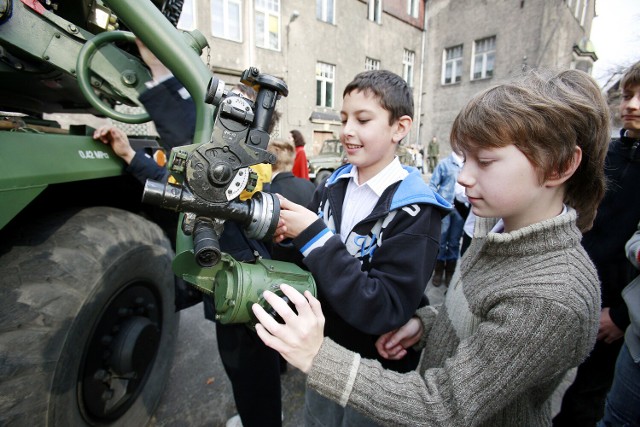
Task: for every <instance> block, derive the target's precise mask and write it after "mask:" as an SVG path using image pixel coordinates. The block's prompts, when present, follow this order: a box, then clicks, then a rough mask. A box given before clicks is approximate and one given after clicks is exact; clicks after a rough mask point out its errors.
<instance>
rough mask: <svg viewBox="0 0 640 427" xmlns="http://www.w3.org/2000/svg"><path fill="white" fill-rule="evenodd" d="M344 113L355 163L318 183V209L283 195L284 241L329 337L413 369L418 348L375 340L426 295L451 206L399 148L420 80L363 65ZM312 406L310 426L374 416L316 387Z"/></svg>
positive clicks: (347, 147)
mask: <svg viewBox="0 0 640 427" xmlns="http://www.w3.org/2000/svg"><path fill="white" fill-rule="evenodd" d="M340 115H341V117H342V130H341V135H340V139H341V142H342V145H343V146H344V151H345V153H346V155H347V158H348V160H349V163H348V164H347V165H345V166H343V167H341V168H339V169H338V170H336V171H335V172H334V173H333V175H332V176H331V177H329V179H328V180H327V181H326V183H325V184H324V185H323V186H322V187H320V188H318V189H317V190H316V192H315V194H314V198H313V200H312V201H311V203H310V204H309V205H308V207H309V209H306V208H304V207H302V206H300V205H296V204H294V203H292V202H290V201H289V200H286V199H284V198H281V213H280V223H279V228H278V230H277V231H276V237H275V242H276V243H278V242H282V241H283V240H284V239H285V238H290V239H292V244H293V246H294V247H295V248H296V249H297V250H298V251H299V252H300V253H301V254H302V256H303V257H304V259H303V263H304V265H305V266H306V267H307V268H308V269H309V270H310V271H311V272H312V273H313V276H314V278H315V280H316V283H317V286H318V294H319V297H320V300H321V301H322V302H323V307H324V309H325V315H326V319H327V321H326V329H325V334H326V335H327V336H329V337H331V338H332V339H333V340H335V341H336V342H337V343H340V344H341V345H343V346H345V347H347V348H348V349H350V350H352V351H356V352H358V353H359V354H360V355H361V356H362V357H366V358H373V359H375V358H378V360H380V361H381V363H382V364H383V365H384V366H385V367H386V368H389V369H393V370H396V371H399V372H406V371H409V370H411V369H413V368H415V366H416V363H417V354H412V355H410V356H409V357H407V358H405V359H403V360H400V361H390V360H384V359H382V358H380V357H378V353H377V351H376V348H375V342H376V339H377V338H378V337H379V336H380V335H382V334H384V333H385V332H388V331H390V330H392V329H395V328H397V327H399V326H401V325H403V324H404V323H405V322H406V321H407V320H408V319H409V318H411V316H412V315H413V313H414V311H415V310H416V309H417V308H418V306H419V305H420V303H421V301H422V299H423V298H424V291H425V288H426V285H427V282H428V280H429V277H430V276H431V272H432V270H433V266H434V263H435V259H436V255H437V253H438V241H439V236H440V224H441V220H442V216H443V215H444V214H446V213H447V212H448V211H449V210H450V208H451V206H450V205H449V203H447V202H446V201H445V200H444V199H442V198H441V197H440V196H439V195H438V194H436V193H434V192H433V191H432V190H431V189H430V188H429V186H428V185H427V184H426V183H425V182H424V180H423V178H422V175H421V174H420V172H419V171H417V170H416V169H414V168H410V167H403V166H401V164H400V161H399V160H398V158H397V157H396V155H395V152H396V147H397V146H398V144H399V143H400V141H402V139H403V138H404V137H405V136H407V135H408V133H409V131H410V129H411V124H412V120H413V119H412V117H413V99H412V94H411V89H410V88H409V87H408V86H407V83H406V82H405V81H404V80H403V79H402V78H401V77H399V76H397V75H396V74H393V73H391V72H388V71H366V72H363V73H360V74H358V75H357V76H356V77H355V79H354V80H353V81H352V82H351V83H349V84H348V85H347V87H346V88H345V90H344V93H343V108H342V111H341V113H340ZM305 406H306V408H305V418H306V424H307V425H372V421H371V420H368V419H367V418H365V417H364V416H362V415H360V414H358V413H357V412H355V411H353V410H352V409H350V408H343V407H341V406H340V405H338V404H336V403H333V402H331V401H329V400H328V399H325V398H324V397H322V396H320V395H319V394H317V393H315V392H313V391H311V390H310V389H307V392H306V397H305Z"/></svg>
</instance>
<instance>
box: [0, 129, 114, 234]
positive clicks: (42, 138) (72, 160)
mask: <svg viewBox="0 0 640 427" xmlns="http://www.w3.org/2000/svg"><path fill="white" fill-rule="evenodd" d="M0 164H1V165H2V166H1V168H2V172H1V173H0V228H2V227H4V226H5V225H6V224H7V223H8V222H9V221H11V219H12V218H13V217H14V216H15V215H17V214H18V213H19V212H20V211H21V210H22V209H23V208H25V207H26V206H27V205H28V204H29V203H31V201H32V200H33V199H35V198H36V197H37V196H38V194H40V193H41V192H42V191H43V190H44V189H45V188H46V187H47V186H48V185H50V184H58V183H64V182H73V181H79V180H88V179H96V178H105V177H109V176H118V175H121V174H122V160H120V158H119V157H118V156H116V155H115V154H113V151H111V149H110V148H109V147H108V146H105V145H103V144H101V143H99V142H96V141H95V140H93V139H92V138H91V137H88V136H74V135H51V134H38V133H26V132H0ZM79 196H81V195H79Z"/></svg>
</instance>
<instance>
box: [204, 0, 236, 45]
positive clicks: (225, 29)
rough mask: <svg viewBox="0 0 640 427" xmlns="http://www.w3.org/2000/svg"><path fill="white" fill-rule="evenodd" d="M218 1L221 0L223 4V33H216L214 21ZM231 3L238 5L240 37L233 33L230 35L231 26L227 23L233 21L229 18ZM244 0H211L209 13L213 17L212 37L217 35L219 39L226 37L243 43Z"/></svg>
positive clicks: (225, 38)
mask: <svg viewBox="0 0 640 427" xmlns="http://www.w3.org/2000/svg"><path fill="white" fill-rule="evenodd" d="M216 2H219V3H220V4H222V23H223V31H222V34H216V33H215V29H214V22H215V20H214V19H213V13H214V10H213V8H214V6H215V4H216ZM229 4H236V5H237V6H238V37H237V38H234V37H233V36H232V35H230V34H229V33H230V31H229V28H230V27H229V26H227V23H229V22H231V21H232V20H231V19H230V18H229ZM242 4H243V2H242V0H211V2H210V3H209V14H210V16H211V17H212V18H211V36H212V37H216V38H219V39H224V40H231V41H234V42H238V43H242V39H243V36H242V33H243V31H242Z"/></svg>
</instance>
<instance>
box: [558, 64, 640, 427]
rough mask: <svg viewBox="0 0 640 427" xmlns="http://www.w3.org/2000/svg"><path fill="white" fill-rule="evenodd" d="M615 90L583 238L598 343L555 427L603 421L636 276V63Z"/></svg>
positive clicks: (639, 208) (639, 169) (639, 104)
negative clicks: (616, 123) (599, 184)
mask: <svg viewBox="0 0 640 427" xmlns="http://www.w3.org/2000/svg"><path fill="white" fill-rule="evenodd" d="M620 89H621V91H622V100H621V102H620V108H619V114H620V118H621V119H622V129H621V130H620V137H619V138H614V139H612V140H611V142H610V144H609V149H608V152H607V159H606V162H605V168H604V173H605V175H606V178H607V192H606V194H605V196H604V199H603V200H602V203H600V206H599V207H598V214H597V215H596V219H595V222H594V224H593V228H592V229H591V230H589V231H588V232H587V233H585V234H584V237H583V239H582V245H583V246H584V248H585V250H586V251H587V253H588V254H589V257H590V258H591V259H592V260H593V263H594V264H595V266H596V268H597V269H598V276H599V277H600V280H601V281H602V284H601V287H600V288H601V294H602V310H601V311H600V329H599V330H598V341H597V342H596V346H595V348H594V349H593V351H592V352H591V354H590V355H589V357H588V358H587V360H585V361H584V362H583V363H582V364H581V365H580V366H579V367H578V371H577V372H576V376H575V379H574V380H573V383H572V384H571V386H569V388H568V389H567V391H566V392H565V394H564V397H563V399H562V406H561V409H560V412H559V413H558V415H556V417H555V418H554V419H553V425H554V426H556V427H564V426H567V427H587V426H588V427H592V426H594V425H595V424H596V422H597V421H598V420H599V419H601V418H602V415H603V411H604V405H605V399H606V395H607V392H608V390H609V388H610V387H611V383H612V381H613V374H614V370H615V364H616V359H617V358H618V354H619V353H620V348H621V347H622V344H623V336H624V330H625V329H626V328H627V326H628V325H629V315H628V312H627V306H626V304H625V303H624V300H623V298H622V289H623V288H624V287H625V286H626V285H627V284H628V283H629V282H630V281H631V279H632V278H633V277H634V275H636V274H637V272H636V271H634V269H633V268H632V267H631V266H630V264H629V261H628V260H627V258H626V257H625V251H624V246H625V243H626V242H627V240H628V239H629V236H631V235H632V234H633V233H634V231H635V230H636V227H637V225H638V222H640V197H638V183H639V182H640V149H639V147H640V62H639V63H636V64H635V65H633V66H631V67H630V68H629V69H628V70H627V71H626V72H625V74H624V75H623V77H622V79H621V80H620Z"/></svg>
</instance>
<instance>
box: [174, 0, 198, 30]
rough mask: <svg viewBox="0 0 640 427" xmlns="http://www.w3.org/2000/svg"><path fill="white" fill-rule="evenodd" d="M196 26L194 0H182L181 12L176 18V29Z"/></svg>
mask: <svg viewBox="0 0 640 427" xmlns="http://www.w3.org/2000/svg"><path fill="white" fill-rule="evenodd" d="M195 28H196V0H184V3H183V4H182V13H180V19H179V20H178V29H180V30H185V31H191V30H193V29H195Z"/></svg>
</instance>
